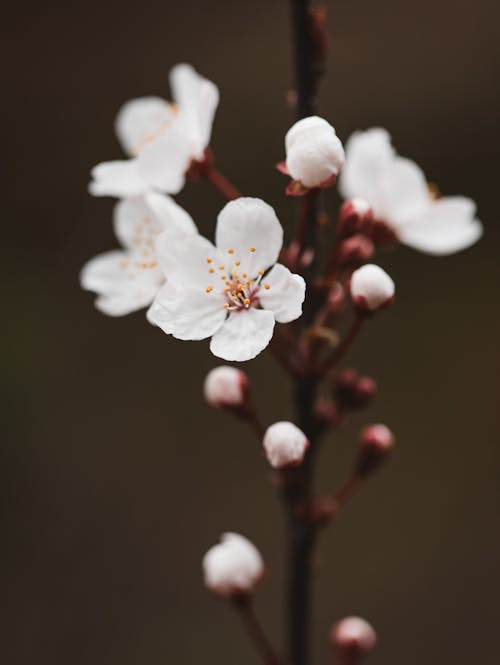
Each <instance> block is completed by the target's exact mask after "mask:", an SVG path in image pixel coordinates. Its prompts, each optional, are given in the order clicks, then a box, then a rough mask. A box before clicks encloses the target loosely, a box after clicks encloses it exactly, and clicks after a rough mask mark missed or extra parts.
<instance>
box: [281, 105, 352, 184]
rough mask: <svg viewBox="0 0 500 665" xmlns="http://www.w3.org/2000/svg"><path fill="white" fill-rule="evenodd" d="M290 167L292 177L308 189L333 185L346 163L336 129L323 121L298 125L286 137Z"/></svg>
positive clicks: (314, 118)
mask: <svg viewBox="0 0 500 665" xmlns="http://www.w3.org/2000/svg"><path fill="white" fill-rule="evenodd" d="M285 148H286V168H287V171H288V173H289V175H290V177H291V178H292V179H293V180H294V181H297V182H299V183H300V184H301V185H303V186H304V187H307V188H311V187H325V186H328V185H329V184H332V183H333V181H334V180H335V178H336V176H337V174H338V173H339V171H340V170H341V168H342V167H343V165H344V161H345V154H344V148H343V147H342V143H341V141H340V139H339V138H338V136H337V135H336V133H335V129H334V128H333V127H332V126H331V125H330V124H329V123H328V122H327V121H326V120H324V119H323V118H319V117H318V116H311V117H309V118H303V119H302V120H299V121H298V122H296V123H295V124H294V125H293V126H292V127H291V128H290V129H289V130H288V132H287V134H286V136H285Z"/></svg>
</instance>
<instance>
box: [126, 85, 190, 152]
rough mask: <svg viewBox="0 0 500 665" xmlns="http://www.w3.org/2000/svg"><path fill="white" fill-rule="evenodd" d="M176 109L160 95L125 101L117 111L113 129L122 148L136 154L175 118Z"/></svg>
mask: <svg viewBox="0 0 500 665" xmlns="http://www.w3.org/2000/svg"><path fill="white" fill-rule="evenodd" d="M176 114H177V109H176V108H175V106H173V105H172V104H169V103H168V102H166V101H165V100H164V99H162V98H161V97H140V98H138V99H131V100H130V101H128V102H126V103H125V104H124V105H123V106H122V107H121V109H120V110H119V111H118V115H117V116H116V120H115V131H116V135H117V136H118V140H119V141H120V143H121V145H122V148H123V149H124V151H125V152H126V153H128V154H129V155H137V154H138V153H139V152H140V150H141V149H142V148H143V147H144V146H145V145H146V143H147V142H148V141H150V140H151V139H152V138H154V137H156V136H157V135H158V133H159V132H162V131H164V130H165V129H166V128H167V127H168V126H169V124H170V123H171V122H172V121H173V120H174V119H175V117H176Z"/></svg>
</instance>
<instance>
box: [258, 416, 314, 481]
mask: <svg viewBox="0 0 500 665" xmlns="http://www.w3.org/2000/svg"><path fill="white" fill-rule="evenodd" d="M262 445H263V446H264V450H265V453H266V457H267V459H268V461H269V463H270V465H271V466H272V467H273V468H275V469H281V468H283V467H286V466H296V465H297V464H300V463H301V462H302V460H303V458H304V455H305V453H306V450H307V448H308V447H309V441H308V440H307V437H306V435H305V434H304V432H302V431H301V430H300V429H299V428H298V427H296V426H295V425H294V424H293V423H289V422H284V421H282V422H278V423H274V425H271V426H270V427H268V428H267V430H266V433H265V434H264V439H263V441H262Z"/></svg>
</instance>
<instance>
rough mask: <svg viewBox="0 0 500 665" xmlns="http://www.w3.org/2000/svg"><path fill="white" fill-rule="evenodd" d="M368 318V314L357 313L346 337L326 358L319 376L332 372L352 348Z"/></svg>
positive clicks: (324, 376) (322, 376)
mask: <svg viewBox="0 0 500 665" xmlns="http://www.w3.org/2000/svg"><path fill="white" fill-rule="evenodd" d="M365 320H366V316H363V315H362V314H359V313H358V314H357V315H356V318H355V319H354V321H353V322H352V324H351V327H350V328H349V330H348V331H347V334H346V336H345V337H344V339H343V340H342V341H341V342H340V344H339V345H338V346H337V348H336V349H335V351H334V352H333V353H332V354H331V356H330V357H329V358H327V359H326V361H325V363H324V364H323V366H322V367H321V370H320V372H319V376H320V377H321V378H322V379H324V378H326V376H327V375H328V374H329V372H331V370H332V369H333V368H334V367H335V366H336V364H337V363H338V362H339V360H341V358H343V356H345V354H346V353H347V351H349V349H350V348H351V345H352V343H353V342H354V340H355V339H356V337H357V335H358V333H359V331H360V330H361V326H362V325H363V323H364V322H365Z"/></svg>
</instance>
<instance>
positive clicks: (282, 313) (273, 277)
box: [259, 263, 306, 323]
mask: <svg viewBox="0 0 500 665" xmlns="http://www.w3.org/2000/svg"><path fill="white" fill-rule="evenodd" d="M262 283H263V284H265V285H267V284H269V289H266V288H265V287H264V286H261V288H260V289H259V301H260V304H261V305H262V307H263V308H264V309H268V310H270V311H271V312H272V313H273V314H274V318H275V319H276V321H278V323H288V322H289V321H294V320H295V319H298V318H299V316H300V315H301V314H302V303H303V302H304V298H305V293H306V283H305V281H304V280H303V278H302V277H301V276H300V275H294V274H293V273H292V272H290V270H288V268H285V266H282V265H281V263H277V264H276V265H275V266H274V267H273V268H271V270H270V271H269V273H268V274H267V275H266V276H265V277H264V279H263V280H262Z"/></svg>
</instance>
